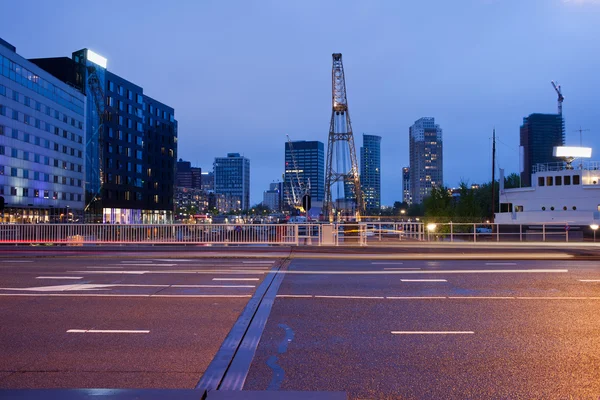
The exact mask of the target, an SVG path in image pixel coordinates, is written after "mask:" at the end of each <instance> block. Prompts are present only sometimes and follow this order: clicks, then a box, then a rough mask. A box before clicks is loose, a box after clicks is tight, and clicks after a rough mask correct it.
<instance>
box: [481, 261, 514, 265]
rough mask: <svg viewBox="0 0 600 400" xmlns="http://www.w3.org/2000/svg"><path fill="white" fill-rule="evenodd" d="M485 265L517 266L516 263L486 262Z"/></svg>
mask: <svg viewBox="0 0 600 400" xmlns="http://www.w3.org/2000/svg"><path fill="white" fill-rule="evenodd" d="M485 265H517V263H514V262H486V263H485Z"/></svg>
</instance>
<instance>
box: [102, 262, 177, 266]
mask: <svg viewBox="0 0 600 400" xmlns="http://www.w3.org/2000/svg"><path fill="white" fill-rule="evenodd" d="M108 265H122V264H108ZM125 265H127V266H132V267H174V266H176V265H177V264H149V263H136V264H134V263H127V264H125Z"/></svg>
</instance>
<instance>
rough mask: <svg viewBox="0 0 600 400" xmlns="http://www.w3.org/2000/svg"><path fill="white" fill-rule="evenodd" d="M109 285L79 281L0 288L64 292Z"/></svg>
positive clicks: (104, 288)
mask: <svg viewBox="0 0 600 400" xmlns="http://www.w3.org/2000/svg"><path fill="white" fill-rule="evenodd" d="M110 286H111V285H104V284H94V283H80V284H72V285H56V286H38V287H24V288H0V290H16V291H26V292H65V291H70V290H107V289H106V288H107V287H110Z"/></svg>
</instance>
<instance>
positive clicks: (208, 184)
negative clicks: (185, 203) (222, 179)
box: [200, 171, 215, 192]
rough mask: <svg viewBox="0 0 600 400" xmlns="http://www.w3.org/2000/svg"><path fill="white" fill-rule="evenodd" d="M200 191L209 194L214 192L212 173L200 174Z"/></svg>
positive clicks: (213, 174) (213, 175) (213, 176)
mask: <svg viewBox="0 0 600 400" xmlns="http://www.w3.org/2000/svg"><path fill="white" fill-rule="evenodd" d="M200 183H201V185H202V190H203V191H205V192H210V191H214V190H215V173H214V172H213V171H209V172H206V171H204V172H202V178H201V182H200Z"/></svg>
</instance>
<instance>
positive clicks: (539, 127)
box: [520, 114, 565, 186]
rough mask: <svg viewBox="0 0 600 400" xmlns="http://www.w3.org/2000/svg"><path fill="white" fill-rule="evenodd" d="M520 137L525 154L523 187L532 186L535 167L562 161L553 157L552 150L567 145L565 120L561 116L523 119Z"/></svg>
mask: <svg viewBox="0 0 600 400" xmlns="http://www.w3.org/2000/svg"><path fill="white" fill-rule="evenodd" d="M520 136H521V148H522V154H523V159H522V162H523V164H522V165H523V171H522V172H521V185H522V186H531V173H532V169H533V166H534V165H536V164H541V163H549V162H555V161H561V159H559V158H556V157H554V156H553V155H552V154H553V153H552V149H553V147H554V146H564V144H565V125H564V120H563V118H562V116H561V115H560V114H531V115H530V116H529V117H525V118H523V125H522V126H521V135H520Z"/></svg>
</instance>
